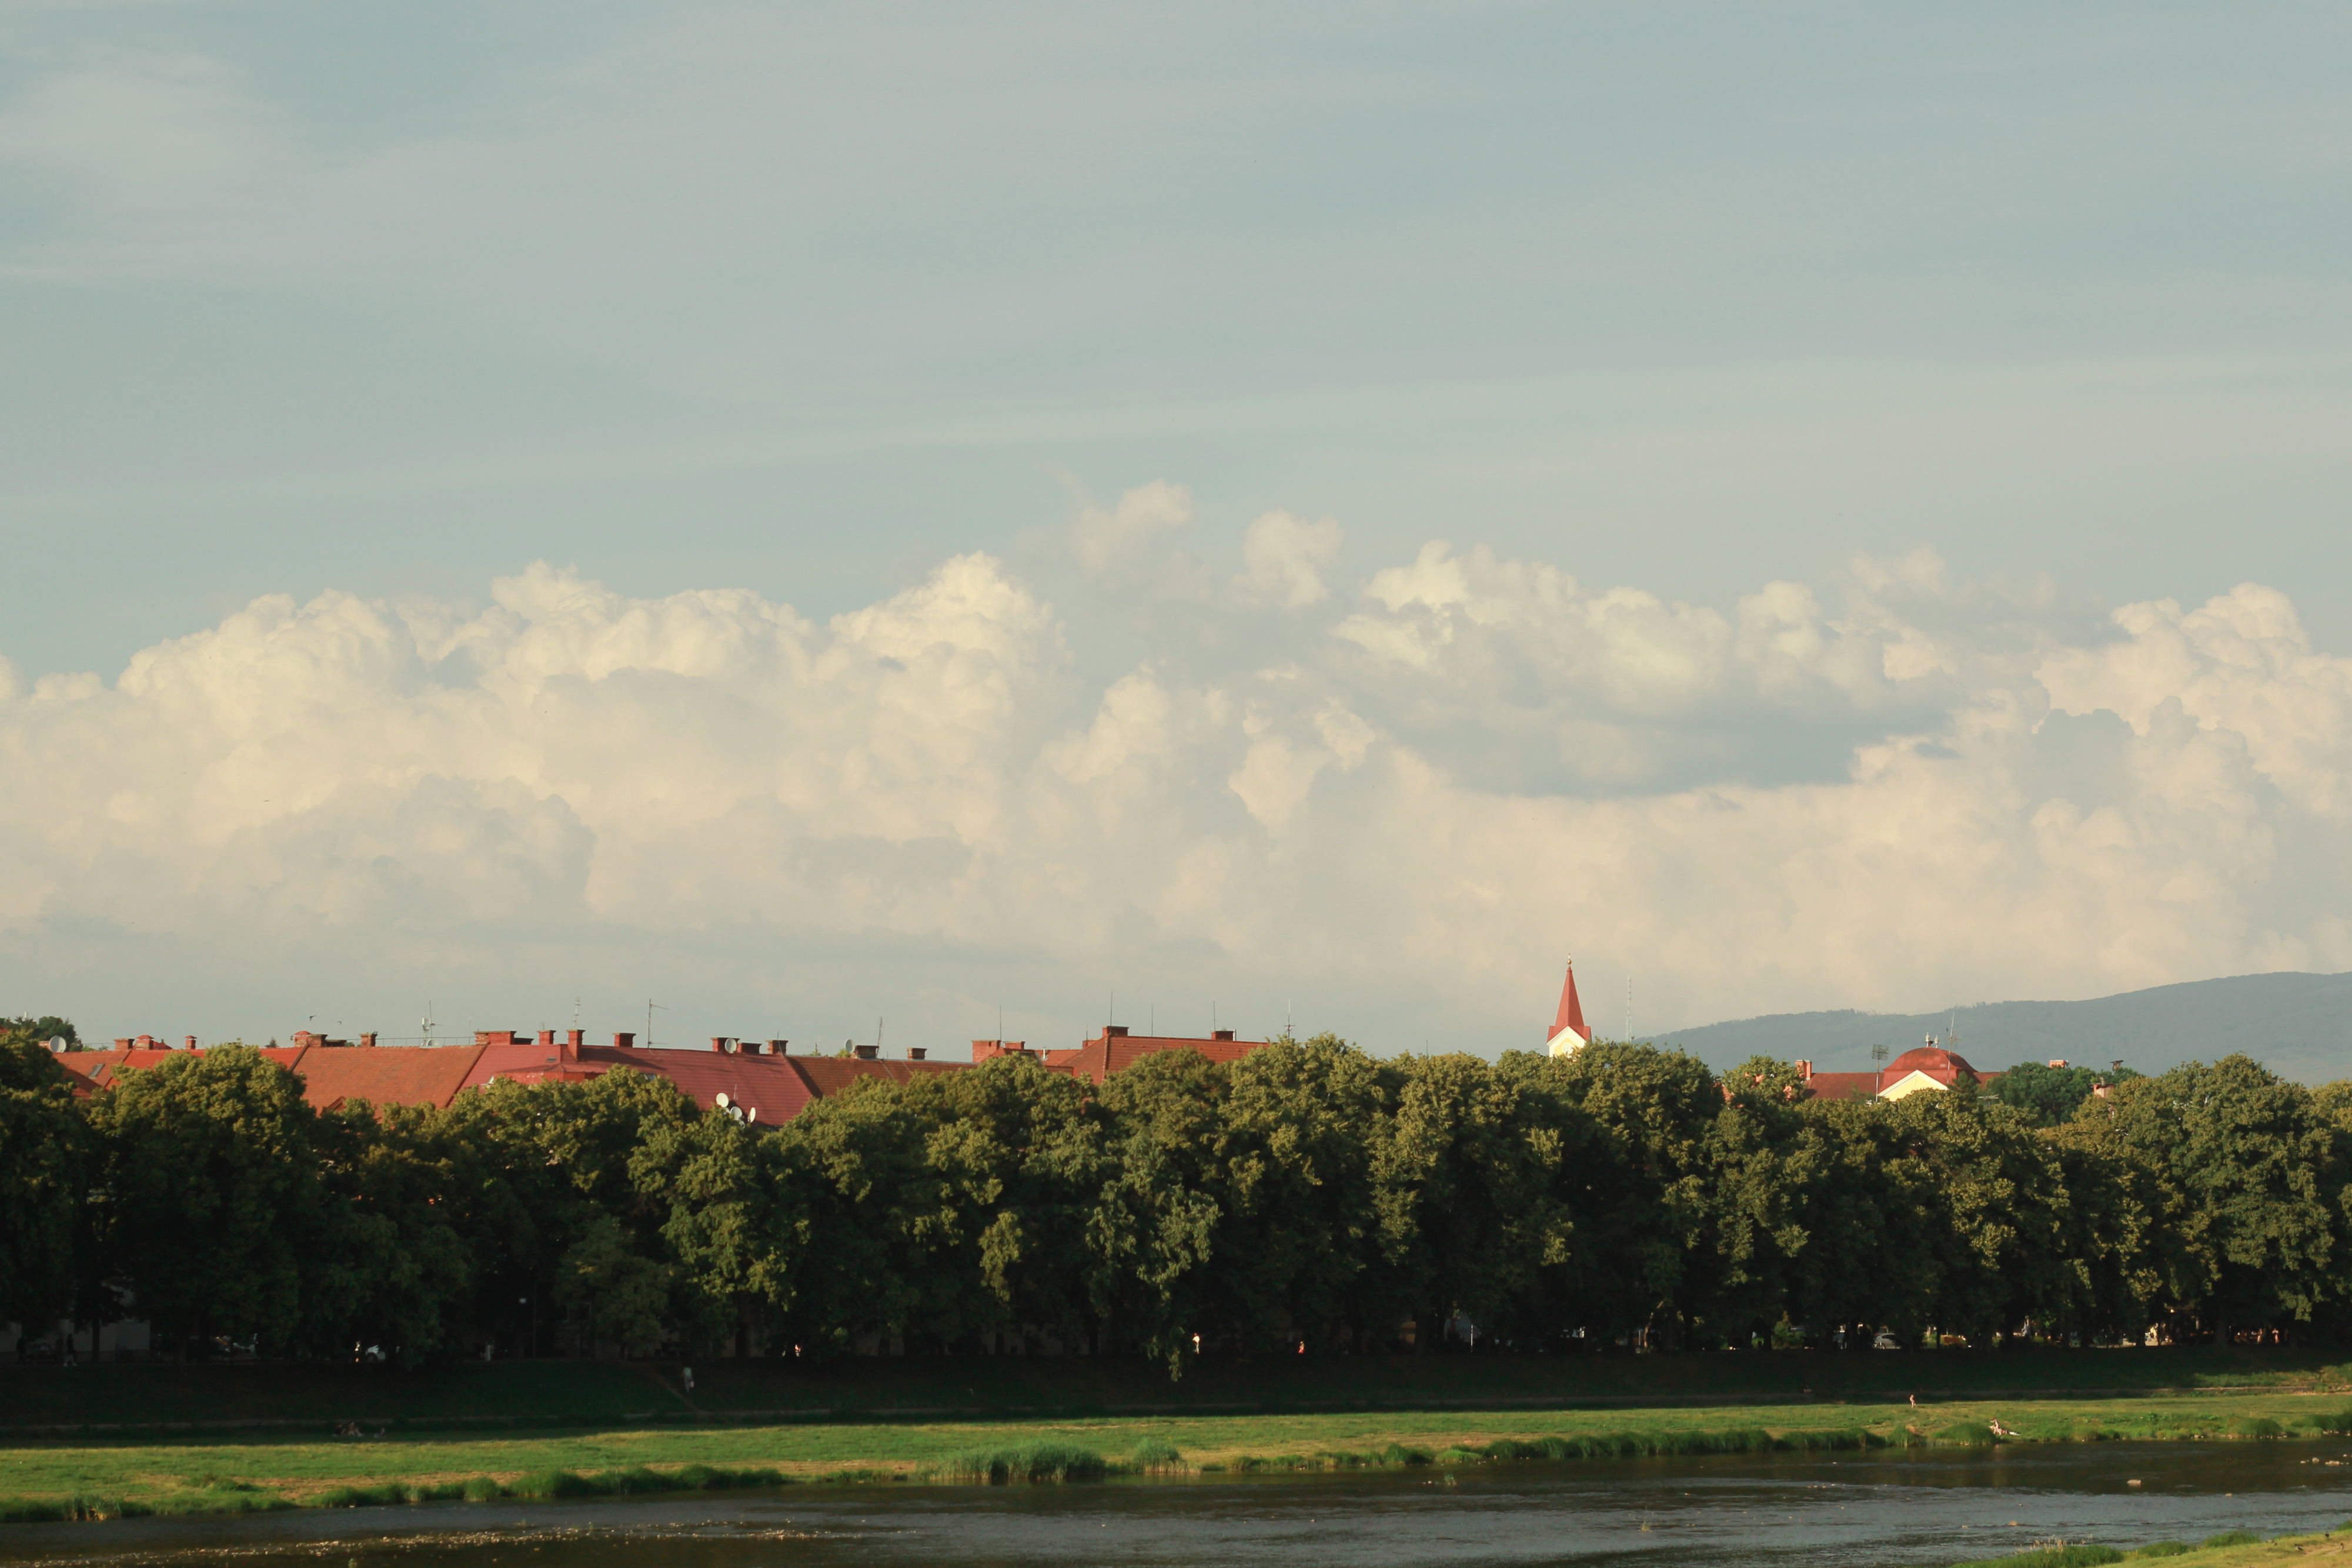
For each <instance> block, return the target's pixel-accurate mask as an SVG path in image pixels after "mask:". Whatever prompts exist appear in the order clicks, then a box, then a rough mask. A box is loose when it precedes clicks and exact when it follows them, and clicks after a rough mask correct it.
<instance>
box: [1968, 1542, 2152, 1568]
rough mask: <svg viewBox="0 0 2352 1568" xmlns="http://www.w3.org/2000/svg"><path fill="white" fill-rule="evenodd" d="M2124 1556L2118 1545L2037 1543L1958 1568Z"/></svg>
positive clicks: (2079, 1564) (2043, 1567) (2017, 1567)
mask: <svg viewBox="0 0 2352 1568" xmlns="http://www.w3.org/2000/svg"><path fill="white" fill-rule="evenodd" d="M2123 1560H2124V1554H2123V1553H2122V1552H2118V1551H2116V1549H2115V1548H2114V1547H2112V1546H2098V1545H2094V1544H2093V1543H2092V1542H2087V1541H2084V1542H2076V1543H2075V1544H2074V1545H2072V1546H2037V1547H2034V1548H2032V1550H2030V1551H2025V1552H2018V1553H2017V1554H2016V1555H2015V1556H2012V1557H1987V1558H1982V1559H1980V1560H1979V1561H1977V1562H1974V1563H1958V1564H1956V1565H1955V1568H2096V1565H2097V1564H2099V1563H2120V1562H2122V1561H2123Z"/></svg>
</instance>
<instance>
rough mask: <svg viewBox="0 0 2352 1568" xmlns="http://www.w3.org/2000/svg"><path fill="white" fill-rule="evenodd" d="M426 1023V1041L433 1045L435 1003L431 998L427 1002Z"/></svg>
mask: <svg viewBox="0 0 2352 1568" xmlns="http://www.w3.org/2000/svg"><path fill="white" fill-rule="evenodd" d="M424 1023H425V1044H427V1045H431V1044H432V1043H433V1003H432V1002H431V1001H430V1000H427V1001H426V1002H425V1019H424Z"/></svg>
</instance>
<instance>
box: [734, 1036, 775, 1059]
mask: <svg viewBox="0 0 2352 1568" xmlns="http://www.w3.org/2000/svg"><path fill="white" fill-rule="evenodd" d="M736 1046H737V1049H739V1050H740V1051H742V1052H743V1054H744V1055H746V1056H757V1055H759V1054H760V1053H761V1051H765V1050H767V1049H768V1047H767V1043H766V1042H765V1041H763V1040H738V1041H737V1042H736Z"/></svg>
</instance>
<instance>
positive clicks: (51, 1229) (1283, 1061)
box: [0, 1030, 2352, 1375]
mask: <svg viewBox="0 0 2352 1568" xmlns="http://www.w3.org/2000/svg"><path fill="white" fill-rule="evenodd" d="M35 1032H36V1033H37V1031H35ZM2041 1071H2042V1073H2043V1074H2045V1075H2050V1074H2051V1070H2048V1069H2043V1070H2041ZM2009 1076H2010V1075H2003V1077H2002V1078H2000V1079H1997V1080H1995V1081H1994V1082H1993V1086H1992V1087H1991V1088H1990V1089H1988V1090H1984V1091H1979V1090H1977V1089H1975V1088H1973V1087H1971V1086H1969V1085H1967V1084H1963V1085H1960V1086H1959V1087H1958V1088H1956V1089H1954V1090H1952V1091H1950V1092H1943V1093H1918V1094H1914V1095H1911V1096H1909V1097H1908V1098H1906V1099H1904V1100H1901V1101H1897V1102H1892V1103H1889V1102H1879V1101H1870V1100H1840V1101H1831V1102H1822V1101H1817V1100H1814V1099H1812V1098H1811V1097H1810V1093H1809V1092H1808V1090H1807V1088H1806V1083H1805V1081H1804V1080H1803V1079H1802V1078H1801V1076H1800V1075H1799V1074H1798V1072H1797V1071H1795V1070H1794V1069H1793V1068H1792V1067H1791V1066H1790V1064H1788V1063H1785V1062H1780V1061H1770V1060H1768V1059H1758V1060H1756V1061H1749V1062H1747V1063H1744V1064H1742V1065H1741V1066H1740V1067H1738V1068H1737V1069H1735V1070H1733V1071H1729V1072H1725V1073H1717V1072H1714V1071H1710V1070H1709V1069H1708V1068H1707V1067H1706V1065H1705V1064H1703V1063H1702V1062H1700V1061H1698V1060H1697V1059H1696V1058H1694V1057H1692V1056H1689V1055H1687V1054H1685V1053H1684V1052H1681V1051H1673V1050H1664V1049H1659V1048H1656V1047H1654V1046H1648V1045H1629V1044H1611V1043H1605V1042H1603V1043H1597V1044H1595V1045H1592V1046H1590V1047H1588V1048H1586V1049H1585V1050H1583V1051H1580V1052H1579V1053H1578V1054H1577V1055H1576V1056H1574V1057H1573V1058H1565V1059H1563V1058H1554V1057H1550V1056H1545V1055H1537V1054H1533V1053H1517V1052H1515V1053H1509V1054H1507V1055H1505V1056H1504V1057H1503V1058H1502V1059H1501V1060H1500V1061H1485V1060H1482V1059H1479V1058H1476V1057H1471V1056H1463V1055H1433V1056H1407V1057H1399V1058H1395V1059H1391V1060H1381V1059H1376V1058H1374V1057H1371V1056H1370V1055H1367V1054H1366V1053H1364V1052H1363V1051H1359V1050H1357V1049H1356V1048H1355V1047H1353V1046H1351V1045H1349V1044H1348V1043H1347V1042H1346V1041H1344V1040H1339V1039H1337V1038H1334V1037H1331V1036H1328V1035H1326V1036H1319V1037H1318V1038H1316V1039H1313V1040H1278V1041H1276V1042H1274V1043H1272V1044H1270V1045H1267V1046H1265V1047H1264V1048H1263V1049H1260V1050H1258V1051H1253V1052H1252V1053H1251V1054H1249V1055H1247V1056H1245V1057H1244V1058H1242V1059H1240V1060H1238V1061H1234V1062H1231V1063H1218V1062H1213V1061H1208V1060H1206V1059H1204V1058H1203V1057H1202V1056H1200V1055H1199V1054H1197V1053H1194V1052H1190V1051H1171V1052H1164V1053H1159V1054H1155V1055H1152V1056H1150V1057H1148V1058H1146V1059H1145V1060H1143V1061H1140V1062H1139V1063H1137V1064H1136V1065H1135V1066H1133V1067H1131V1068H1129V1070H1128V1071H1123V1072H1120V1073H1118V1074H1116V1075H1114V1076H1112V1077H1111V1078H1110V1079H1108V1081H1107V1082H1104V1083H1103V1084H1101V1085H1100V1086H1099V1087H1097V1086H1096V1085H1094V1084H1092V1083H1089V1082H1086V1081H1084V1080H1082V1079H1076V1078H1073V1077H1070V1076H1066V1075H1064V1074H1061V1073H1056V1072H1054V1071H1049V1070H1048V1069H1046V1068H1045V1067H1044V1066H1042V1065H1041V1064H1040V1063H1039V1062H1038V1061H1036V1060H1035V1059H1034V1058H1032V1057H1026V1056H1012V1055H1008V1056H1004V1057H1000V1058H997V1059H995V1060H993V1061H989V1062H986V1063H983V1064H982V1065H980V1066H977V1067H975V1068H972V1069H971V1070H969V1071H959V1072H955V1073H950V1074H941V1075H937V1076H932V1077H926V1078H920V1079H917V1080H915V1081H913V1082H908V1083H905V1084H898V1083H894V1082H887V1081H884V1080H873V1081H866V1082H860V1083H859V1084H857V1085H856V1087H854V1088H852V1089H850V1090H849V1091H848V1092H845V1093H841V1094H838V1095H835V1096H832V1097H830V1098H826V1099H823V1100H820V1101H817V1102H815V1103H812V1104H811V1105H809V1106H808V1107H807V1108H806V1109H805V1110H804V1111H803V1113H801V1114H800V1115H798V1116H797V1117H795V1118H794V1119H793V1120H792V1121H791V1122H789V1123H787V1124H784V1125H783V1126H782V1127H781V1128H777V1129H774V1130H767V1129H761V1130H756V1131H755V1130H753V1129H752V1128H750V1127H747V1126H744V1125H742V1124H739V1123H736V1122H734V1121H732V1120H731V1119H730V1118H728V1117H727V1116H725V1115H723V1114H720V1113H703V1112H701V1111H699V1110H698V1108H697V1107H696V1106H695V1105H694V1104H693V1103H691V1102H690V1101H688V1099H686V1098H685V1097H684V1096H683V1095H682V1094H680V1093H679V1092H677V1089H676V1088H675V1087H673V1086H672V1085H671V1084H670V1083H669V1082H667V1080H664V1079H661V1078H657V1077H654V1076H651V1075H647V1074H642V1073H637V1072H633V1071H608V1072H606V1073H604V1074H603V1075H601V1076H599V1077H596V1078H594V1079H593V1080H590V1081H587V1082H549V1083H539V1084H519V1083H513V1082H496V1083H493V1084H491V1085H489V1086H488V1087H487V1088H484V1089H482V1090H478V1091H473V1092H467V1093H466V1094H463V1095H460V1096H459V1097H458V1099H457V1102H456V1103H454V1104H453V1105H451V1106H450V1107H448V1108H447V1109H446V1110H440V1109H429V1108H427V1109H420V1108H413V1107H398V1106H393V1107H381V1108H379V1107H373V1106H368V1105H364V1104H356V1103H354V1104H344V1105H339V1106H337V1107H335V1108H333V1109H332V1110H330V1111H326V1112H320V1111H316V1110H314V1109H313V1108H312V1107H310V1105H309V1104H308V1103H305V1101H304V1100H303V1097H302V1094H301V1086H300V1084H299V1082H298V1081H297V1080H296V1079H295V1078H294V1077H293V1076H292V1075H291V1074H289V1073H288V1072H286V1071H282V1070H281V1069H279V1068H278V1066H276V1065H275V1064H274V1063H272V1062H271V1061H269V1060H268V1058H266V1057H264V1056H262V1055H261V1054H260V1053H259V1052H257V1051H252V1050H250V1049H247V1048H244V1047H227V1048H220V1049H215V1050H213V1051H207V1052H205V1053H203V1054H202V1055H195V1054H174V1055H173V1056H171V1057H170V1058H169V1059H168V1060H166V1061H163V1063H162V1064H160V1065H158V1066H156V1067H154V1068H152V1069H147V1070H135V1071H123V1072H121V1074H119V1075H118V1077H117V1078H116V1079H115V1080H114V1082H113V1086H112V1087H110V1088H109V1089H106V1090H104V1091H102V1092H99V1093H96V1094H94V1095H89V1096H87V1097H85V1098H83V1099H79V1100H77V1099H76V1098H75V1097H74V1096H73V1095H72V1094H71V1093H70V1092H68V1088H67V1079H66V1077H65V1075H64V1074H63V1073H62V1072H61V1071H60V1070H59V1069H58V1063H57V1061H56V1060H55V1058H54V1057H53V1056H51V1055H50V1053H49V1052H48V1051H47V1048H46V1046H44V1045H41V1044H37V1043H36V1042H35V1039H34V1036H33V1035H30V1034H27V1033H26V1032H25V1031H22V1030H19V1031H17V1032H16V1034H15V1035H13V1036H11V1037H10V1038H9V1039H7V1040H0V1312H5V1314H7V1315H8V1316H11V1317H13V1318H15V1319H16V1320H18V1321H21V1322H41V1321H45V1320H48V1319H53V1318H56V1317H58V1316H61V1315H75V1316H79V1317H84V1318H87V1317H90V1316H100V1315H107V1314H109V1313H110V1312H116V1311H120V1310H122V1309H121V1303H122V1302H125V1301H130V1302H135V1311H136V1312H137V1313H138V1314H139V1315H141V1316H142V1317H145V1318H147V1319H149V1320H151V1321H152V1323H153V1324H154V1326H155V1330H156V1333H157V1335H158V1337H159V1343H161V1344H162V1345H163V1346H164V1347H165V1348H166V1349H167V1350H169V1351H172V1352H176V1353H178V1354H192V1355H200V1354H213V1353H215V1351H216V1350H217V1348H218V1347H219V1346H220V1345H222V1344H224V1343H227V1344H237V1345H250V1346H253V1347H254V1348H255V1349H256V1350H257V1351H258V1352H260V1353H263V1354H288V1355H336V1356H348V1355H350V1354H352V1349H353V1347H354V1345H376V1346H381V1347H382V1348H383V1351H384V1353H385V1354H387V1355H389V1356H393V1357H394V1358H397V1359H401V1360H405V1361H412V1362H414V1361H424V1360H429V1359H433V1358H436V1357H447V1356H454V1355H459V1354H469V1355H470V1354H480V1353H481V1352H482V1350H483V1349H484V1348H485V1347H488V1348H489V1349H490V1350H492V1352H493V1353H494V1354H551V1353H559V1352H566V1353H574V1354H590V1353H592V1352H595V1351H598V1350H606V1351H613V1352H618V1353H622V1354H638V1353H645V1352H650V1351H654V1350H656V1349H660V1348H663V1347H668V1348H671V1349H677V1350H697V1351H698V1352H699V1353H700V1354H711V1353H714V1352H733V1353H735V1354H761V1353H782V1354H792V1353H794V1352H797V1353H798V1354H803V1355H828V1354H854V1353H857V1352H861V1351H873V1350H877V1349H882V1348H902V1349H905V1350H907V1351H908V1352H909V1353H922V1354H979V1353H982V1352H989V1351H1006V1350H1014V1349H1020V1348H1029V1349H1060V1350H1062V1351H1065V1352H1084V1353H1087V1354H1136V1355H1143V1356H1149V1357H1151V1358H1153V1359H1154V1360H1156V1361H1158V1362H1160V1363H1161V1364H1165V1365H1166V1366H1167V1367H1168V1368H1169V1369H1170V1370H1171V1373H1174V1374H1178V1375H1181V1370H1182V1368H1183V1366H1184V1364H1185V1363H1186V1361H1187V1359H1188V1358H1189V1357H1191V1356H1192V1355H1193V1354H1196V1353H1199V1354H1218V1353H1222V1352H1226V1351H1288V1350H1295V1349H1296V1348H1298V1347H1301V1346H1303V1347H1306V1348H1307V1349H1309V1350H1314V1351H1319V1352H1324V1353H1335V1352H1350V1353H1353V1352H1367V1351H1374V1350H1380V1349H1383V1348H1388V1349H1399V1348H1405V1347H1410V1348H1412V1349H1415V1350H1419V1351H1434V1350H1446V1349H1455V1348H1466V1347H1467V1346H1469V1345H1471V1344H1472V1343H1476V1344H1478V1345H1481V1346H1496V1347H1508V1348H1517V1349H1521V1350H1544V1351H1550V1352H1562V1353H1565V1352H1575V1351H1594V1350H1604V1349H1614V1348H1618V1347H1621V1346H1623V1347H1633V1346H1639V1347H1643V1348H1648V1349H1655V1350H1671V1349H1675V1348H1689V1347H1713V1346H1730V1347H1737V1348H1746V1347H1748V1346H1750V1345H1754V1344H1768V1343H1787V1342H1789V1341H1790V1340H1791V1339H1802V1340H1805V1341H1807V1342H1810V1343H1814V1344H1816V1345H1820V1346H1824V1347H1830V1346H1838V1345H1843V1346H1847V1347H1850V1348H1852V1347H1859V1346H1862V1345H1866V1344H1868V1343H1870V1342H1871V1340H1872V1339H1873V1338H1874V1336H1875V1335H1876V1334H1877V1333H1880V1332H1881V1331H1886V1332H1891V1333H1894V1334H1895V1337H1896V1339H1897V1340H1898V1341H1899V1342H1901V1343H1918V1342H1919V1340H1920V1339H1921V1338H1922V1336H1925V1335H1927V1334H1929V1333H1943V1334H1954V1335H1960V1336H1964V1337H1965V1338H1966V1339H1967V1341H1968V1342H1969V1343H1972V1344H1981V1343H1992V1342H1994V1341H1995V1340H2014V1339H2015V1338H2017V1337H2018V1336H2019V1335H2021V1333H2026V1332H2027V1331H2028V1330H2029V1327H2030V1329H2031V1332H2032V1333H2034V1334H2037V1335H2044V1336H2046V1335H2051V1334H2056V1335H2061V1336H2064V1337H2067V1338H2070V1339H2072V1340H2074V1341H2077V1342H2080V1343H2093V1342H2098V1341H2111V1340H2114V1339H2116V1338H2118V1337H2124V1336H2132V1337H2137V1336H2140V1335H2143V1334H2145V1333H2147V1332H2148V1331H2150V1330H2151V1329H2153V1330H2156V1331H2157V1332H2158V1333H2161V1334H2165V1335H2168V1336H2170V1337H2172V1338H2174V1339H2186V1338H2190V1337H2221V1338H2227V1337H2230V1336H2231V1335H2234V1334H2238V1333H2253V1332H2264V1333H2267V1332H2271V1331H2287V1332H2298V1331H2305V1330H2321V1331H2326V1332H2331V1333H2332V1332H2336V1331H2337V1330H2339V1329H2341V1328H2343V1327H2346V1326H2347V1304H2352V1303H2347V1295H2352V1287H2347V1285H2346V1284H2345V1283H2344V1282H2343V1281H2344V1280H2345V1277H2346V1276H2345V1270H2344V1261H2345V1260H2346V1259H2347V1258H2352V1234H2347V1225H2352V1218H2347V1205H2352V1190H2347V1182H2352V1090H2347V1089H2346V1088H2345V1086H2341V1085H2331V1086H2329V1087H2328V1088H2326V1089H2323V1090H2320V1091H2317V1092H2315V1091H2311V1090H2307V1089H2305V1088H2303V1087H2301V1086H2300V1085H2297V1084H2294V1083H2291V1082H2285V1081H2284V1080H2282V1079H2280V1078H2278V1077H2276V1076H2275V1075H2273V1074H2272V1073H2270V1072H2268V1071H2265V1070H2264V1069H2263V1068H2262V1067H2261V1066H2259V1065H2258V1064H2256V1063H2254V1062H2252V1061H2248V1060H2246V1059H2245V1058H2243V1057H2229V1058H2225V1059H2223V1060H2222V1061H2218V1062H2213V1063H2210V1064H2205V1063H2191V1064H2189V1065H2188V1066H2184V1067H2181V1068H2179V1069H2176V1070H2174V1071H2170V1072H2168V1073H2164V1074H2161V1075H2159V1076H2156V1077H2151V1078H2132V1079H2126V1080H2122V1081H2118V1082H2115V1083H2114V1087H2113V1088H2112V1090H2111V1092H2109V1093H2107V1094H2105V1095H2092V1094H2090V1093H2089V1092H2088V1091H2087V1089H2085V1091H2084V1093H2083V1094H2081V1095H2079V1096H2074V1097H2073V1098H2071V1099H2070V1098H2069V1096H2071V1095H2073V1089H2072V1087H2071V1086H2070V1085H2071V1080H2070V1081H2068V1082H2063V1083H2058V1082H2057V1080H2056V1077H2055V1075H2051V1076H2047V1077H2045V1078H2044V1079H2042V1081H2040V1082H2039V1083H2038V1084H2037V1083H2036V1082H2028V1083H2027V1084H2026V1085H2025V1087H2024V1088H2023V1089H2021V1091H2020V1092H2018V1093H2017V1094H2015V1095H2009V1094H2004V1093H2002V1092H2000V1091H2001V1087H2002V1086H2003V1085H2005V1084H2007V1083H2008V1082H2009ZM2053 1083H2057V1086H2056V1088H2054V1089H2053V1088H2052V1087H2051V1086H2052V1084H2053ZM2045 1090H2047V1091H2049V1092H2044V1091H2045Z"/></svg>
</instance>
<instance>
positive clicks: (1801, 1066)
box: [1797, 1061, 1813, 1083]
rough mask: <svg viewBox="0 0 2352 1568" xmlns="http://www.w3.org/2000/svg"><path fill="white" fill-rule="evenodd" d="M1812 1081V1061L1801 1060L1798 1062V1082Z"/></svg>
mask: <svg viewBox="0 0 2352 1568" xmlns="http://www.w3.org/2000/svg"><path fill="white" fill-rule="evenodd" d="M1812 1081H1813V1064H1812V1063H1811V1062H1810V1061H1800V1062H1799V1063H1797V1082H1800V1083H1811V1082H1812Z"/></svg>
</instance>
